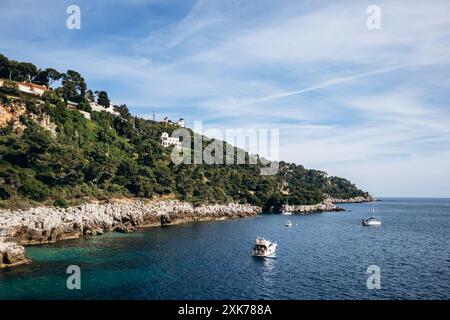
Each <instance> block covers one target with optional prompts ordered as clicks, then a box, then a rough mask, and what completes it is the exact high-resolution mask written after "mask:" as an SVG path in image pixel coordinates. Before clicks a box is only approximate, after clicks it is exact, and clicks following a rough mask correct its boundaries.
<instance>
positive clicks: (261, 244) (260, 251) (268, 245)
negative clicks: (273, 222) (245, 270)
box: [252, 237, 277, 258]
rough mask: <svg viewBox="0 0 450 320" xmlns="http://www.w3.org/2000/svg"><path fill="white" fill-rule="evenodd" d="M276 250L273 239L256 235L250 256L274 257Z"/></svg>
mask: <svg viewBox="0 0 450 320" xmlns="http://www.w3.org/2000/svg"><path fill="white" fill-rule="evenodd" d="M276 250H277V243H276V242H275V241H271V240H266V239H264V238H262V237H257V238H256V243H255V245H254V247H253V250H252V256H254V257H267V258H275V252H276Z"/></svg>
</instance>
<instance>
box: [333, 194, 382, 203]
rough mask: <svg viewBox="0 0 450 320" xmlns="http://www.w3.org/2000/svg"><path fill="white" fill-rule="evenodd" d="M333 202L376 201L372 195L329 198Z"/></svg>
mask: <svg viewBox="0 0 450 320" xmlns="http://www.w3.org/2000/svg"><path fill="white" fill-rule="evenodd" d="M329 199H330V201H331V202H332V203H363V202H372V201H376V200H375V198H374V197H372V196H371V195H369V196H367V197H354V198H347V199H340V198H331V197H330V198H329Z"/></svg>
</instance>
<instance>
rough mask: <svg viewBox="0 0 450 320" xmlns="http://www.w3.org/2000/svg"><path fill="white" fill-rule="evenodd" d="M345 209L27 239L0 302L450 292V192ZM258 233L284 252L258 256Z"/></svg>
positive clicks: (2, 277)
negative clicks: (375, 221) (366, 222)
mask: <svg viewBox="0 0 450 320" xmlns="http://www.w3.org/2000/svg"><path fill="white" fill-rule="evenodd" d="M340 206H341V207H342V208H344V209H345V210H346V211H343V212H325V213H317V214H309V215H292V216H285V215H280V214H260V215H258V216H257V217H251V218H243V219H233V220H224V221H211V222H195V223H187V224H182V225H173V226H168V227H161V228H148V229H140V230H138V231H136V232H134V233H130V234H121V233H115V232H111V233H105V234H104V235H102V236H95V237H92V236H86V237H83V238H80V239H76V240H67V241H61V242H58V243H55V244H48V245H38V246H29V247H26V254H27V256H28V257H29V258H30V259H31V260H32V262H31V263H30V264H27V265H22V266H18V267H15V268H10V269H2V270H0V299H19V300H21V299H45V300H54V299H101V300H103V299H106V300H107V299H138V300H147V299H151V300H153V299H266V300H272V299H277V300H279V299H282V300H294V299H295V300H297V299H302V300H303V299H306V300H309V299H325V300H334V299H349V300H355V299H356V300H359V299H402V300H403V299H450V199H419V198H414V199H413V198H382V199H381V201H378V202H376V203H362V204H340ZM374 206H375V208H376V215H377V216H379V218H380V219H381V221H382V225H381V226H380V227H364V226H362V224H361V220H362V219H363V218H367V217H370V216H372V215H373V213H372V209H373V207H374ZM287 220H291V221H292V227H285V223H286V221H287ZM257 236H262V237H264V238H266V239H271V240H274V241H276V242H277V244H278V249H277V253H276V258H256V257H252V256H251V255H250V251H251V249H252V246H253V245H254V243H255V240H256V237H257Z"/></svg>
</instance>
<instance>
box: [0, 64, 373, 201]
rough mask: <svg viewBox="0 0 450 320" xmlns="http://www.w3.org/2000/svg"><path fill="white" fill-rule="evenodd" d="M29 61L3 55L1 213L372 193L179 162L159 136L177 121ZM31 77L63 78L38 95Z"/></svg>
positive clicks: (294, 174)
mask: <svg viewBox="0 0 450 320" xmlns="http://www.w3.org/2000/svg"><path fill="white" fill-rule="evenodd" d="M21 64H24V63H19V62H16V61H13V60H9V59H7V58H6V57H4V56H1V55H0V79H2V81H1V82H3V86H1V87H0V206H2V207H20V206H29V205H37V204H48V205H55V206H68V205H72V204H78V203H82V202H86V201H89V199H94V198H95V199H108V198H111V197H139V198H176V199H180V200H185V201H189V202H191V203H193V204H195V205H197V204H205V203H219V204H222V203H229V202H239V203H244V204H245V203H248V204H252V205H256V206H260V207H263V208H268V207H278V206H281V205H282V204H285V203H289V204H290V205H295V204H316V203H319V202H321V201H322V200H323V199H324V198H325V197H327V196H330V197H333V198H339V199H348V198H352V197H357V196H359V197H367V196H368V193H366V192H363V191H361V190H359V189H358V188H357V187H356V186H355V185H354V184H352V183H351V182H349V181H348V180H346V179H343V178H338V177H329V176H328V175H327V174H326V173H324V172H322V171H317V170H308V169H305V168H304V167H303V166H301V165H296V164H290V163H285V162H280V170H279V171H278V173H277V174H276V175H274V176H262V175H260V170H259V169H260V167H259V166H258V165H249V164H245V165H207V164H201V165H194V164H180V165H175V164H174V163H173V162H172V161H171V158H170V152H171V150H172V147H169V148H163V147H162V146H161V145H160V142H159V139H160V136H161V134H162V133H163V132H164V131H166V132H168V133H171V132H172V130H174V129H176V128H177V126H176V125H169V126H167V127H166V125H165V124H164V123H161V122H156V121H151V120H145V119H142V118H138V117H135V116H132V115H131V114H130V112H129V111H128V108H127V106H126V105H122V106H114V110H115V111H116V114H113V113H111V112H101V111H100V112H99V111H94V110H92V108H91V104H92V103H94V102H96V103H97V104H98V105H100V106H104V107H105V110H106V108H107V107H109V98H108V95H107V93H106V92H105V91H96V92H95V94H94V93H93V92H92V91H91V90H88V88H87V86H86V83H85V81H84V79H83V77H82V76H81V75H80V74H79V73H77V72H75V71H72V70H69V71H67V72H66V73H59V72H58V71H56V70H55V69H50V68H47V69H44V70H41V69H37V68H36V67H35V66H34V65H32V64H29V63H26V64H25V65H22V66H20V65H21ZM8 79H9V80H8ZM27 79H28V80H31V82H33V83H36V84H38V85H46V86H50V85H51V84H52V82H53V84H54V83H57V82H59V80H61V79H62V81H61V82H60V86H55V85H53V86H51V87H53V89H49V90H47V91H46V92H45V93H44V94H43V95H42V96H39V95H36V94H28V93H24V92H22V91H20V90H19V89H18V84H19V83H21V82H23V81H26V80H27ZM80 111H81V112H80ZM82 112H83V113H84V114H83V113H82ZM86 116H89V117H90V119H88V118H86ZM191 133H192V132H191ZM192 135H193V134H192ZM224 149H225V148H224ZM236 151H237V149H235V152H236ZM246 157H248V154H246Z"/></svg>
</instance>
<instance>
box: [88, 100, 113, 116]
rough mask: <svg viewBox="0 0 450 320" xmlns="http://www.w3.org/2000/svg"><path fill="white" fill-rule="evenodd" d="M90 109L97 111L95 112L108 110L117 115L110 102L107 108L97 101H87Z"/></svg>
mask: <svg viewBox="0 0 450 320" xmlns="http://www.w3.org/2000/svg"><path fill="white" fill-rule="evenodd" d="M89 104H90V106H91V108H92V111H97V112H109V113H111V114H114V115H116V116H118V115H119V113H118V112H117V111H115V110H114V106H113V104H112V103H110V104H109V107H108V108H105V107H104V106H102V105H100V104H98V103H97V102H90V103H89Z"/></svg>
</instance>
